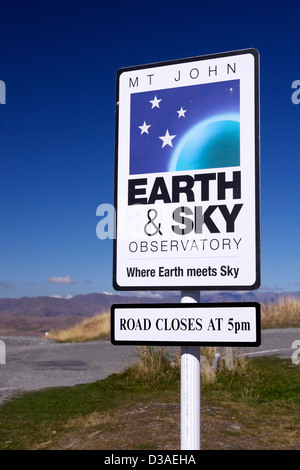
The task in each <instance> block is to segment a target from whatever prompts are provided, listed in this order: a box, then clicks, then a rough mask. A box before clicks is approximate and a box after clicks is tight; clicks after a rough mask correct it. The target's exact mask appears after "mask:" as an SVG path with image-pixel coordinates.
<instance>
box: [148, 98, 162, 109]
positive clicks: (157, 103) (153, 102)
mask: <svg viewBox="0 0 300 470" xmlns="http://www.w3.org/2000/svg"><path fill="white" fill-rule="evenodd" d="M160 102H161V100H158V99H157V97H156V95H155V97H154V100H150V103H152V108H151V109H153V108H159V103H160Z"/></svg>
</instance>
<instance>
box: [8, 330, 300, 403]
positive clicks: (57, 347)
mask: <svg viewBox="0 0 300 470" xmlns="http://www.w3.org/2000/svg"><path fill="white" fill-rule="evenodd" d="M0 340H2V341H4V343H5V351H6V359H5V361H4V362H5V364H0V404H1V403H3V402H4V401H5V400H6V399H8V398H10V397H12V396H13V395H14V394H16V393H17V392H22V391H30V390H39V389H43V388H48V387H59V386H72V385H76V384H83V383H91V382H95V381H96V380H99V379H104V378H105V377H107V376H108V375H110V374H113V373H114V372H121V371H122V370H124V369H125V368H126V367H128V366H129V365H130V364H132V362H133V361H134V359H135V357H136V355H135V347H134V346H113V345H112V344H111V343H110V341H92V342H87V343H55V342H54V341H52V340H50V339H47V338H41V337H34V336H26V337H25V336H24V337H21V336H6V337H4V336H0ZM295 340H300V328H290V329H280V330H263V331H262V344H261V346H260V347H258V348H247V349H242V348H239V352H240V353H244V354H247V355H249V356H255V355H256V356H257V355H264V354H276V355H279V356H281V357H286V358H291V355H292V353H293V352H294V351H295V349H292V344H293V342H294V341H295ZM2 345H3V343H2ZM299 357H300V353H299ZM0 360H1V357H0ZM2 362H3V359H2Z"/></svg>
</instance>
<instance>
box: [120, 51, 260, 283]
mask: <svg viewBox="0 0 300 470" xmlns="http://www.w3.org/2000/svg"><path fill="white" fill-rule="evenodd" d="M258 84H259V79H258V52H257V51H256V50H255V49H246V50H242V51H235V52H230V53H223V54H216V55H209V56H202V57H196V58H191V59H183V60H179V61H173V62H163V63H158V64H150V65H145V66H140V67H131V68H125V69H121V70H119V71H118V74H117V106H116V172H115V207H116V210H117V217H116V233H115V240H114V274H113V284H114V288H115V289H116V290H152V289H155V290H159V289H164V290H182V289H196V290H220V289H222V290H225V289H231V290H232V289H243V290H246V289H256V288H258V287H259V285H260V266H259V265H260V248H259V230H260V229H259V98H258Z"/></svg>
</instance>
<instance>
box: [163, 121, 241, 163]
mask: <svg viewBox="0 0 300 470" xmlns="http://www.w3.org/2000/svg"><path fill="white" fill-rule="evenodd" d="M239 165H240V122H239V115H235V114H233V115H231V114H230V115H222V116H215V117H213V118H210V119H206V120H205V121H201V122H200V123H198V124H196V125H195V126H194V127H192V128H191V129H190V130H188V131H187V132H186V133H185V134H184V136H183V137H182V139H181V140H180V142H179V143H178V145H177V146H176V148H175V149H174V152H173V155H172V158H171V162H170V169H169V170H170V171H186V170H198V169H207V168H223V167H230V166H239Z"/></svg>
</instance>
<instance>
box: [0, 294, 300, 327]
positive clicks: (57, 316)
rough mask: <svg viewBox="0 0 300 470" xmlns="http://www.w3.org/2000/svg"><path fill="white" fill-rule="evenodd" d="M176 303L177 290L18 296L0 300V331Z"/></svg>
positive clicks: (229, 297)
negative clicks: (117, 308)
mask: <svg viewBox="0 0 300 470" xmlns="http://www.w3.org/2000/svg"><path fill="white" fill-rule="evenodd" d="M288 295H290V296H293V297H295V298H300V292H292V293H287V292H286V293H283V294H280V295H277V294H276V293H260V292H258V291H255V292H254V291H253V292H252V291H250V292H243V293H241V292H231V291H230V292H226V291H222V292H201V301H202V302H239V301H257V302H270V301H272V300H275V299H279V298H281V297H282V296H288ZM158 302H160V303H166V302H170V303H178V302H180V293H179V292H174V293H170V292H162V293H160V294H158V295H157V296H153V297H148V296H144V297H143V296H141V295H137V294H136V293H132V295H119V294H105V293H93V294H86V295H76V296H74V297H72V298H70V299H63V298H56V297H47V296H43V297H21V298H3V299H0V334H2V335H5V334H26V333H29V334H32V333H34V334H41V333H43V332H45V331H49V330H50V329H64V328H68V327H70V326H73V325H75V324H76V323H79V322H81V321H82V320H83V319H85V318H90V317H93V316H94V315H98V314H101V313H104V312H107V311H108V310H109V309H110V306H111V305H112V304H116V303H120V304H123V303H134V304H137V303H138V304H141V303H158Z"/></svg>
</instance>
